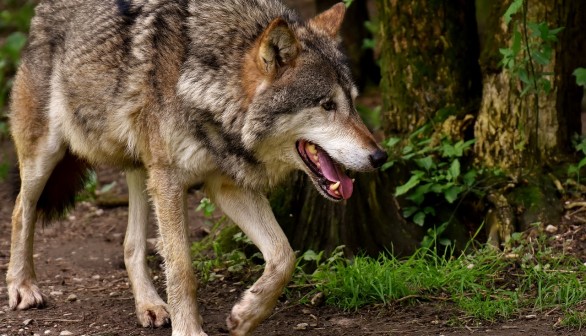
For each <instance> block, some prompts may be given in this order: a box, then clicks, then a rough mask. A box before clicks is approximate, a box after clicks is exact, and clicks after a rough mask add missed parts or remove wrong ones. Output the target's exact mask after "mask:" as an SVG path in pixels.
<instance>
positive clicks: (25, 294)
mask: <svg viewBox="0 0 586 336" xmlns="http://www.w3.org/2000/svg"><path fill="white" fill-rule="evenodd" d="M8 298H9V299H8V306H9V307H10V309H12V310H17V309H18V310H25V309H30V308H42V307H44V306H45V303H46V302H45V297H44V296H43V294H42V293H41V290H40V289H39V287H38V286H37V285H36V284H34V283H30V282H21V283H19V284H10V285H8Z"/></svg>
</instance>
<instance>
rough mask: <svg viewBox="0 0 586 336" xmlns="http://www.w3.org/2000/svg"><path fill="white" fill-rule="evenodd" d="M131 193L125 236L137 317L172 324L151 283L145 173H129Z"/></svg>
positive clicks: (157, 324)
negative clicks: (148, 261)
mask: <svg viewBox="0 0 586 336" xmlns="http://www.w3.org/2000/svg"><path fill="white" fill-rule="evenodd" d="M126 181H127V183H128V193H129V209H128V228H127V229H126V237H125V238H124V264H125V265H126V271H127V272H128V277H129V279H130V284H131V285H132V293H133V294H134V300H135V303H136V316H137V317H138V321H139V322H140V324H141V325H142V326H143V327H161V326H163V325H166V324H169V322H170V316H169V312H168V311H167V304H166V303H165V302H164V301H163V300H162V299H161V298H160V297H159V294H158V293H157V290H156V289H155V287H154V286H153V283H152V282H151V279H150V275H149V270H148V266H147V261H146V237H147V221H148V214H149V209H150V208H149V204H148V200H147V195H146V173H145V171H144V170H134V171H129V172H127V173H126Z"/></svg>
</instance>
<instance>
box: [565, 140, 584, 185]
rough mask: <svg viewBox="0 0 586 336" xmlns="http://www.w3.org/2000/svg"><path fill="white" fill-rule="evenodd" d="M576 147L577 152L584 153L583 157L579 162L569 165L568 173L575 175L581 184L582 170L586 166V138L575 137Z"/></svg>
mask: <svg viewBox="0 0 586 336" xmlns="http://www.w3.org/2000/svg"><path fill="white" fill-rule="evenodd" d="M574 148H575V149H576V152H580V153H581V154H582V159H581V160H580V161H579V162H578V163H576V164H571V165H569V166H568V175H570V176H572V175H575V176H576V182H578V184H580V171H581V170H582V168H583V167H584V166H586V138H580V137H576V138H574Z"/></svg>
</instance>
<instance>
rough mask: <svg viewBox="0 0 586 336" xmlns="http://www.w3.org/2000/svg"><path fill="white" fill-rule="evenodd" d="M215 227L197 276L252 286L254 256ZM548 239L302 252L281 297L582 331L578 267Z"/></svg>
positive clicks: (198, 257)
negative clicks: (432, 306) (400, 254)
mask: <svg viewBox="0 0 586 336" xmlns="http://www.w3.org/2000/svg"><path fill="white" fill-rule="evenodd" d="M220 226H223V224H222V223H221V221H220V223H217V224H216V225H215V226H214V229H213V230H212V233H211V234H210V235H209V236H208V237H206V238H205V239H204V240H203V241H201V242H199V243H196V244H194V245H193V247H192V252H193V256H194V266H195V268H196V269H197V270H198V271H199V273H200V277H201V278H202V279H203V280H204V281H223V280H224V278H225V277H226V276H230V275H234V276H235V277H237V278H238V279H242V278H244V279H246V281H247V282H248V281H250V282H252V281H253V280H254V279H255V278H256V277H257V276H258V275H260V272H261V270H262V265H261V264H262V256H261V255H260V253H258V251H257V250H256V249H254V248H253V246H252V245H251V243H250V241H248V240H247V239H246V237H245V236H243V235H242V233H240V232H239V230H237V229H235V228H234V227H231V229H228V230H221V229H219V227H220ZM229 228H230V227H229ZM548 239H550V238H548V237H546V236H545V235H543V236H539V237H538V238H537V239H536V238H535V237H531V236H530V235H529V234H524V235H521V234H514V235H513V238H512V240H511V242H510V245H509V247H508V248H507V251H506V252H501V251H497V250H495V249H494V248H493V247H490V246H487V247H481V248H477V249H475V250H474V251H473V252H469V253H466V254H456V253H453V252H447V253H445V254H439V253H437V252H436V250H434V249H433V248H421V249H419V250H418V251H417V252H416V253H415V254H413V255H412V256H411V257H409V258H407V259H399V258H396V257H393V256H392V255H390V254H381V255H380V256H379V257H378V258H372V257H366V256H358V257H355V258H353V259H346V258H345V257H344V256H343V252H342V247H340V248H339V249H337V250H335V251H334V252H333V253H332V254H331V256H329V257H326V256H324V254H323V253H316V252H313V251H307V252H305V253H303V254H302V255H300V256H299V258H298V260H297V270H296V272H295V274H294V277H293V281H292V283H291V285H290V286H289V288H288V289H287V293H286V294H287V296H288V297H289V298H290V299H293V300H298V299H299V298H300V297H301V299H300V301H301V302H302V303H308V302H309V298H311V297H313V296H314V294H316V293H318V292H319V293H323V294H324V296H325V303H326V304H328V305H332V306H336V307H340V308H342V309H344V310H357V309H359V308H361V307H364V306H367V305H392V304H397V303H403V304H415V303H417V302H420V301H437V302H450V303H451V304H452V305H451V306H455V307H456V308H457V309H459V310H460V311H461V312H463V313H464V314H465V316H467V317H471V318H474V319H477V320H485V321H498V320H503V319H509V318H517V317H521V316H525V315H528V314H533V313H539V312H544V311H550V310H556V311H559V312H561V313H562V315H563V316H562V320H561V321H560V324H561V325H563V326H566V327H571V328H577V329H580V328H582V326H583V325H586V314H584V313H583V311H584V306H585V305H586V283H585V280H584V276H583V274H585V272H586V266H584V264H583V263H582V262H581V261H580V260H578V259H577V258H575V257H573V256H571V255H567V254H564V253H563V251H558V250H554V249H553V248H552V247H550V245H551V244H549V242H548ZM295 298H297V299H295Z"/></svg>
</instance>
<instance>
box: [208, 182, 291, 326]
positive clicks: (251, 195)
mask: <svg viewBox="0 0 586 336" xmlns="http://www.w3.org/2000/svg"><path fill="white" fill-rule="evenodd" d="M206 191H207V192H208V193H209V194H210V196H211V197H212V198H213V200H214V202H216V204H217V205H218V206H219V207H220V208H221V209H222V211H224V213H225V214H226V215H228V217H230V218H231V219H232V220H233V221H234V222H235V223H236V224H238V226H239V227H240V228H241V229H242V231H244V233H246V235H247V236H248V237H249V238H250V239H251V240H252V241H253V242H254V244H256V246H258V248H259V249H260V251H261V252H262V255H263V257H264V259H265V261H266V266H265V270H264V272H263V274H262V276H261V277H260V278H259V279H258V280H257V281H256V282H255V283H254V285H253V286H252V287H251V288H249V289H248V290H247V291H246V292H245V293H244V296H243V297H242V299H241V300H240V301H239V302H238V303H237V304H236V305H235V306H234V308H232V312H231V314H230V316H229V317H228V320H227V323H228V328H229V329H230V335H231V336H245V335H249V334H250V333H251V332H252V331H253V330H254V329H255V328H256V326H257V325H258V324H259V323H260V322H262V321H263V320H264V319H265V318H266V317H268V316H269V314H270V313H271V312H272V310H273V308H274V307H275V305H276V303H277V299H278V298H279V296H280V295H281V293H282V291H283V288H284V287H285V286H286V285H287V283H288V282H289V280H290V278H291V275H292V274H293V269H294V267H295V255H294V253H293V250H292V249H291V247H290V245H289V242H288V240H287V237H285V234H284V233H283V231H282V230H281V228H280V227H279V224H278V223H277V221H276V219H275V217H274V215H273V212H272V210H271V207H270V205H269V202H268V200H267V199H266V197H264V196H263V195H261V194H260V193H256V192H253V191H247V190H243V189H240V188H237V187H235V186H231V185H209V188H208V185H206Z"/></svg>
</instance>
